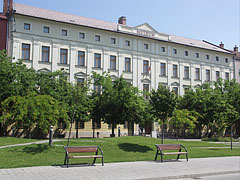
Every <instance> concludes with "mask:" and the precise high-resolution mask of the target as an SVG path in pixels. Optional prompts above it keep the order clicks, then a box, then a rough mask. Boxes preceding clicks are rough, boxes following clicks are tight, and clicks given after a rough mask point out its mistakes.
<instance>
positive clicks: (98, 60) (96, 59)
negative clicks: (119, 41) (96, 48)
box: [94, 53, 101, 68]
mask: <svg viewBox="0 0 240 180" xmlns="http://www.w3.org/2000/svg"><path fill="white" fill-rule="evenodd" d="M94 67H95V68H101V54H98V53H95V54H94Z"/></svg>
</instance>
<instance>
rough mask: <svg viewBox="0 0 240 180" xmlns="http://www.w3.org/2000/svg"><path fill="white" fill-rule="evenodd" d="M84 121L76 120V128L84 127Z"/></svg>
mask: <svg viewBox="0 0 240 180" xmlns="http://www.w3.org/2000/svg"><path fill="white" fill-rule="evenodd" d="M84 123H85V122H84V121H76V122H75V129H84V127H85V126H84Z"/></svg>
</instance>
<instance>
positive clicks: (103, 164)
mask: <svg viewBox="0 0 240 180" xmlns="http://www.w3.org/2000/svg"><path fill="white" fill-rule="evenodd" d="M102 166H104V161H103V156H102Z"/></svg>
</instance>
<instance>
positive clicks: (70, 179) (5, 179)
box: [0, 156, 240, 180]
mask: <svg viewBox="0 0 240 180" xmlns="http://www.w3.org/2000/svg"><path fill="white" fill-rule="evenodd" d="M220 177H223V178H224V179H225V178H226V177H227V179H236V180H239V179H240V156H235V157H220V158H197V159H190V160H189V161H188V162H187V161H186V160H184V159H181V160H179V161H165V162H163V163H161V162H154V161H141V162H123V163H105V165H104V166H101V164H97V165H95V166H76V165H75V166H73V165H72V166H70V167H69V168H66V166H42V167H28V168H15V169H0V180H10V179H11V180H12V179H14V180H35V179H36V180H55V179H56V180H78V179H81V180H88V179H89V180H96V179H103V180H105V179H106V180H125V179H126V180H128V179H145V180H154V179H188V180H189V179H209V180H210V179H221V178H220Z"/></svg>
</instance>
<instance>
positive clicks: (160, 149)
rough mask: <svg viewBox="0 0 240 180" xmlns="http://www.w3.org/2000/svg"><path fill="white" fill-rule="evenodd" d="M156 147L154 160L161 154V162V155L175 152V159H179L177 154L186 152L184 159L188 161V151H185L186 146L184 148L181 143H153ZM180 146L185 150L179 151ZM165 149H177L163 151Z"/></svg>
mask: <svg viewBox="0 0 240 180" xmlns="http://www.w3.org/2000/svg"><path fill="white" fill-rule="evenodd" d="M155 146H156V148H157V153H156V156H155V161H157V156H158V155H161V162H163V158H162V156H163V155H173V154H177V160H178V159H179V156H180V155H181V154H186V160H187V161H188V152H187V148H185V147H184V146H183V145H181V144H156V145H155ZM182 148H183V149H184V150H185V152H181V150H182ZM165 150H178V151H177V152H169V151H168V152H163V151H165Z"/></svg>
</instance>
